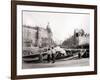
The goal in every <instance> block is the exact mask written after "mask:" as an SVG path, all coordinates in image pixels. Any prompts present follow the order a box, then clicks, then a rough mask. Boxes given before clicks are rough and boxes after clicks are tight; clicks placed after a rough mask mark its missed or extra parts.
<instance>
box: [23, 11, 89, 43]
mask: <svg viewBox="0 0 100 80" xmlns="http://www.w3.org/2000/svg"><path fill="white" fill-rule="evenodd" d="M48 23H49V27H50V28H51V30H52V32H53V40H54V41H56V42H58V43H61V42H63V41H64V40H65V39H67V38H69V37H70V36H72V35H73V33H74V30H75V29H83V30H84V31H85V32H86V33H89V32H90V15H89V14H82V13H70V12H66V13H60V12H39V11H23V25H28V26H32V27H35V26H40V27H43V28H46V26H47V25H48Z"/></svg>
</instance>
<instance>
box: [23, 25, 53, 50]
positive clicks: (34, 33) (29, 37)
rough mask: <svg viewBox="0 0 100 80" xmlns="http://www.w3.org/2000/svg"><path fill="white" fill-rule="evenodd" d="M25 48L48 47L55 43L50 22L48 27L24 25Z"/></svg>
mask: <svg viewBox="0 0 100 80" xmlns="http://www.w3.org/2000/svg"><path fill="white" fill-rule="evenodd" d="M22 33H23V39H22V42H23V48H26V47H48V46H52V45H54V41H53V39H52V36H53V34H52V31H51V29H50V27H49V23H48V24H47V26H46V28H42V27H39V26H35V27H31V26H26V25H23V32H22Z"/></svg>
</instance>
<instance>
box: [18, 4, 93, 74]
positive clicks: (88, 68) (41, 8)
mask: <svg viewBox="0 0 100 80" xmlns="http://www.w3.org/2000/svg"><path fill="white" fill-rule="evenodd" d="M22 10H37V11H55V12H56V11H57V12H68V10H69V11H71V12H81V13H89V14H90V53H91V54H90V58H89V60H90V61H89V62H90V65H89V66H81V67H70V68H69V67H67V68H66V67H56V68H41V69H40V68H39V69H38V68H37V69H36V68H35V69H22V21H21V20H22ZM16 54H17V75H31V74H32V75H37V74H52V73H69V72H85V71H94V9H79V8H60V7H46V6H28V5H27V6H26V5H17V53H16Z"/></svg>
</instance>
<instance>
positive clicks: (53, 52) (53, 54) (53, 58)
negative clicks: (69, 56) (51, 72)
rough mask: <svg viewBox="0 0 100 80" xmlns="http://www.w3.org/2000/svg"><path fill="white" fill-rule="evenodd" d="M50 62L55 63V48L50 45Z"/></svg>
mask: <svg viewBox="0 0 100 80" xmlns="http://www.w3.org/2000/svg"><path fill="white" fill-rule="evenodd" d="M51 50H52V63H55V57H56V54H55V53H56V50H55V49H54V48H53V47H52V49H51Z"/></svg>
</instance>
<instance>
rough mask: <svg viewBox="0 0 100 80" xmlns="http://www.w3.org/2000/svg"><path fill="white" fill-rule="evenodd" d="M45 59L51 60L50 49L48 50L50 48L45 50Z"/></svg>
mask: <svg viewBox="0 0 100 80" xmlns="http://www.w3.org/2000/svg"><path fill="white" fill-rule="evenodd" d="M47 60H48V62H50V60H51V50H50V48H49V49H48V51H47Z"/></svg>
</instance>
